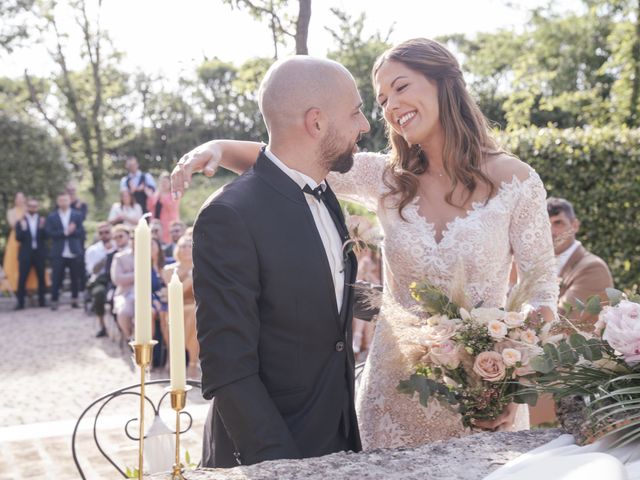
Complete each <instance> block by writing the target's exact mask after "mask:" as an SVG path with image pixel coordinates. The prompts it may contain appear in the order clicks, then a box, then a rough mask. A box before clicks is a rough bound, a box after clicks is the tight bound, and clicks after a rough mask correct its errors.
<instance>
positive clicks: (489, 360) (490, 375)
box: [473, 352, 505, 382]
mask: <svg viewBox="0 0 640 480" xmlns="http://www.w3.org/2000/svg"><path fill="white" fill-rule="evenodd" d="M473 371H474V372H475V373H477V374H478V375H479V376H480V377H481V378H482V379H483V380H486V381H488V382H497V381H499V380H502V379H503V378H504V374H505V366H504V362H503V361H502V355H500V354H499V353H498V352H481V353H480V354H478V356H477V357H476V360H475V362H473Z"/></svg>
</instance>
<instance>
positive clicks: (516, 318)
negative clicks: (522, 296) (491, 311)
mask: <svg viewBox="0 0 640 480" xmlns="http://www.w3.org/2000/svg"><path fill="white" fill-rule="evenodd" d="M524 321H525V316H524V314H523V313H520V312H507V313H505V315H504V323H506V325H507V327H509V328H517V327H519V326H521V325H522V324H523V323H524Z"/></svg>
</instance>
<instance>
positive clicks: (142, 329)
mask: <svg viewBox="0 0 640 480" xmlns="http://www.w3.org/2000/svg"><path fill="white" fill-rule="evenodd" d="M134 238H135V244H134V245H135V246H134V248H135V250H134V260H135V268H134V291H135V319H134V321H135V343H137V344H144V343H150V342H151V230H150V229H149V225H147V221H146V219H145V218H144V217H143V218H141V219H140V221H139V222H138V225H137V226H136V230H135V237H134Z"/></svg>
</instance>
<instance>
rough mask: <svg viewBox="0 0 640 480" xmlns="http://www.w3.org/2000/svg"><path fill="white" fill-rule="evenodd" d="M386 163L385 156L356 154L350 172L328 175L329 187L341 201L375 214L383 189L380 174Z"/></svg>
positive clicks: (369, 153)
mask: <svg viewBox="0 0 640 480" xmlns="http://www.w3.org/2000/svg"><path fill="white" fill-rule="evenodd" d="M386 161H387V155H384V154H381V153H377V152H360V153H357V154H356V155H355V158H354V162H353V167H351V170H349V171H348V172H347V173H342V174H340V173H335V172H332V173H330V174H329V176H328V177H327V179H328V182H329V185H331V188H332V189H333V191H334V192H335V194H336V195H337V196H338V197H339V198H340V199H341V200H348V201H350V202H354V203H357V204H359V205H362V206H363V207H365V208H366V209H367V210H370V211H372V212H375V211H376V209H377V208H378V201H379V200H380V195H381V194H382V189H383V187H384V184H383V183H382V174H383V171H384V166H385V163H386Z"/></svg>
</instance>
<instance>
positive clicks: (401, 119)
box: [375, 60, 442, 145]
mask: <svg viewBox="0 0 640 480" xmlns="http://www.w3.org/2000/svg"><path fill="white" fill-rule="evenodd" d="M375 89H376V97H377V101H378V104H379V105H380V107H381V108H382V111H383V114H384V118H385V120H386V121H387V123H389V125H390V126H391V128H392V129H393V130H394V131H395V132H396V133H398V134H399V135H401V136H402V137H403V138H404V139H405V140H406V141H407V143H409V145H412V144H425V143H427V142H428V141H429V139H430V138H432V137H433V136H434V135H442V125H441V124H440V111H439V105H438V86H437V85H436V82H434V81H433V80H430V79H428V78H427V77H425V76H424V75H422V74H421V73H418V72H416V71H415V70H412V69H410V68H409V67H407V66H406V65H404V64H403V63H401V62H396V61H393V60H387V61H386V62H384V63H383V64H382V66H381V67H380V68H379V69H378V71H377V73H376V75H375Z"/></svg>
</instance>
